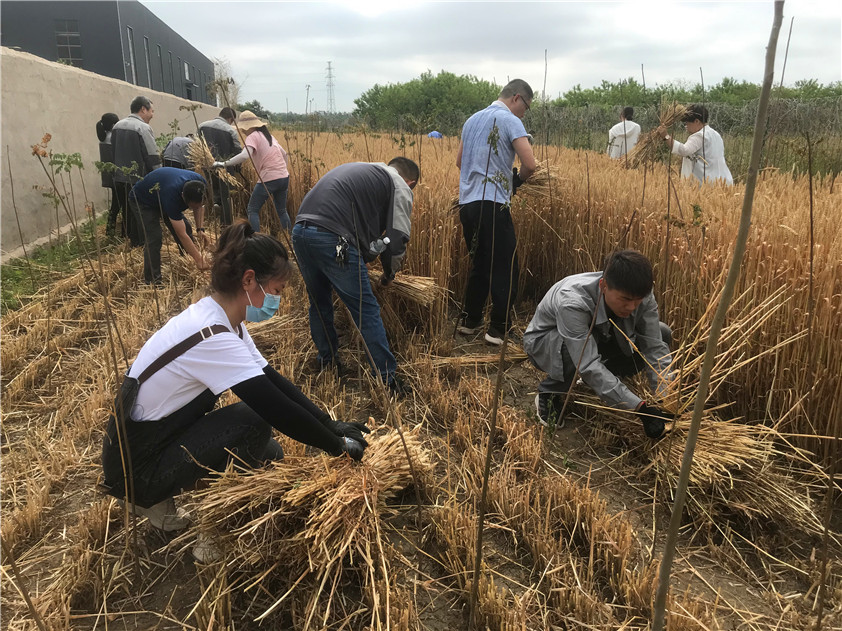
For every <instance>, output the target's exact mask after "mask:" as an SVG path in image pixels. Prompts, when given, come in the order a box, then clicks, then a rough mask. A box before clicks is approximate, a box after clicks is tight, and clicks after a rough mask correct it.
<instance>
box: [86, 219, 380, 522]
mask: <svg viewBox="0 0 842 631" xmlns="http://www.w3.org/2000/svg"><path fill="white" fill-rule="evenodd" d="M291 269H292V268H291V265H290V262H289V257H288V255H287V251H286V249H285V248H284V246H283V245H281V243H279V242H278V241H277V240H275V239H274V238H272V237H270V236H268V235H265V234H261V233H256V232H254V231H253V230H252V228H251V226H250V225H249V224H248V223H247V222H246V221H245V220H241V221H239V222H237V223H235V224H233V225H231V226H229V227H228V228H226V229H225V230H224V231H223V232H222V235H221V236H220V238H219V243H218V246H217V249H216V252H215V253H214V256H213V268H212V271H211V286H210V288H211V294H210V296H207V297H205V298H202V299H201V300H199V301H198V302H196V303H195V304H192V305H190V306H189V307H188V308H187V309H185V310H184V311H182V312H181V313H180V314H178V315H176V316H174V317H173V318H172V319H171V320H170V321H169V322H167V323H166V324H165V325H164V326H163V327H162V328H161V329H160V330H159V331H157V332H156V333H155V334H154V335H153V336H152V337H151V338H149V340H148V341H147V342H146V343H145V344H144V345H143V347H142V348H141V350H140V352H139V353H138V356H137V359H136V360H135V361H134V363H133V364H132V366H131V368H130V369H129V371H128V373H127V377H126V380H124V385H123V390H121V393H120V394H119V395H118V399H117V400H116V401H115V413H116V412H119V411H120V408H121V407H126V406H121V400H125V398H123V399H121V397H124V392H125V388H126V387H127V386H126V384H129V385H130V384H131V383H132V382H131V380H132V379H137V378H138V377H140V376H141V375H143V373H144V371H146V370H147V369H148V368H149V367H150V366H152V365H153V364H154V363H155V362H158V361H159V358H162V357H163V358H164V360H167V359H169V361H168V362H166V361H165V363H164V365H163V367H160V368H159V369H158V370H157V371H156V372H153V373H152V374H151V376H148V377H144V378H142V379H141V380H140V381H141V383H140V386H139V388H138V390H137V394H136V397H135V398H134V402H133V404H132V405H131V407H130V410H124V413H123V414H122V417H123V419H124V421H125V423H124V425H125V427H124V429H125V433H121V431H122V429H123V428H122V427H121V423H119V422H118V420H117V418H116V416H114V415H112V416H111V418H110V419H109V422H108V427H107V430H106V435H105V437H104V439H103V446H102V467H103V472H104V477H105V485H106V486H107V487H109V493H110V494H112V495H113V496H115V497H117V498H120V499H123V498H125V497H126V496H127V479H126V476H125V475H124V471H125V469H124V464H123V463H128V462H131V476H132V479H133V486H134V503H135V512H136V513H137V514H139V515H141V516H145V517H148V518H149V522H150V523H151V524H152V525H153V526H155V527H157V528H160V529H162V530H168V531H169V530H179V529H182V528H185V527H186V526H187V525H188V522H187V520H186V517H185V514H184V513H183V512H182V511H177V510H176V507H175V502H174V500H173V496H174V495H176V494H178V493H180V492H181V491H182V490H186V489H191V488H194V487H195V486H196V484H197V482H199V481H200V480H201V479H203V478H205V477H206V476H207V475H208V470H212V471H223V470H224V469H225V467H226V465H227V464H228V462H229V460H231V459H232V458H236V460H237V462H238V463H240V464H243V463H245V464H248V465H252V466H258V465H260V464H262V463H263V462H265V461H269V460H279V459H281V458H283V451H282V449H281V446H280V445H279V444H278V443H277V442H276V441H275V440H273V439H272V429H273V428H274V429H277V430H278V431H280V432H282V433H284V434H286V435H287V436H289V437H291V438H293V439H295V440H297V441H300V442H302V443H305V444H307V445H312V446H314V447H318V448H320V449H323V450H324V451H326V452H328V453H330V454H332V455H334V456H338V455H341V454H344V453H347V454H348V455H350V456H351V457H352V458H354V459H355V460H359V459H361V458H362V456H363V451H364V449H365V447H366V446H367V443H366V442H365V439H364V438H363V434H362V432H368V431H369V430H368V428H367V427H366V426H365V425H363V424H362V423H343V422H339V421H333V420H331V418H330V416H329V415H328V414H327V412H325V411H324V410H322V409H321V408H319V407H318V406H317V405H316V404H315V403H313V402H312V401H311V400H310V399H308V398H307V397H306V396H305V395H304V394H303V393H302V392H301V391H300V390H299V389H298V388H296V387H295V386H294V385H293V384H292V383H290V382H289V381H288V380H287V379H285V378H284V377H282V376H281V375H280V374H279V373H278V372H277V371H276V370H275V369H274V368H272V367H271V366H270V365H269V364H268V362H267V361H266V360H265V359H264V358H263V356H262V355H261V354H260V352H259V351H258V350H257V348H256V347H255V345H254V342H253V341H252V339H251V337H250V336H249V333H248V331H247V330H246V328H245V327H244V326H243V322H244V321H249V322H257V321H261V320H265V319H268V318H270V317H272V315H274V313H275V311H276V310H277V309H278V305H279V303H280V296H279V294H280V293H281V291H283V289H284V287H285V286H286V284H287V280H288V279H289V276H290V273H291ZM197 333H200V335H199V339H200V341H198V342H197V343H195V344H194V345H193V346H191V347H190V348H189V349H188V350H186V351H184V352H182V353H181V354H177V356H176V357H175V358H174V359H173V358H172V355H173V353H172V352H171V349H173V348H174V347H175V346H176V345H177V344H179V343H181V342H183V341H185V340H187V339H188V338H191V336H194V335H195V334H197ZM168 355H169V357H168ZM162 361H163V360H162ZM144 379H145V380H144ZM135 383H136V382H135ZM229 389H230V390H232V391H233V392H234V394H236V395H237V396H238V397H239V398H240V402H238V403H234V404H231V405H227V406H224V407H221V408H218V409H214V405H215V404H216V401H217V399H219V397H220V395H221V394H222V393H223V392H225V391H226V390H229ZM121 445H122V448H121ZM129 457H130V458H129Z"/></svg>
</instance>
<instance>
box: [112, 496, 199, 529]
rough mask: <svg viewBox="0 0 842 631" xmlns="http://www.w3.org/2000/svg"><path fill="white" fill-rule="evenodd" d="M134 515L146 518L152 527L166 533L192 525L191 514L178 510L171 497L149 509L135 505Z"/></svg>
mask: <svg viewBox="0 0 842 631" xmlns="http://www.w3.org/2000/svg"><path fill="white" fill-rule="evenodd" d="M117 503H118V504H120V506H124V505H125V502H124V501H123V500H117ZM134 514H135V515H137V516H138V517H146V519H147V521H148V522H149V525H150V526H152V527H154V528H157V529H158V530H163V531H164V532H174V531H176V530H184V529H185V528H187V527H188V526H189V525H190V513H188V512H187V511H186V510H184V509H183V508H176V506H175V500H174V499H173V498H171V497H169V498H167V499H165V500H164V501H163V502H158V503H157V504H155V505H154V506H150V507H149V508H143V506H138V505H137V504H135V506H134Z"/></svg>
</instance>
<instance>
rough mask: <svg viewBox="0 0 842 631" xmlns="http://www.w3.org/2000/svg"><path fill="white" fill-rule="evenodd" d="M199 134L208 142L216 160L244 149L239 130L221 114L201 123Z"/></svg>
mask: <svg viewBox="0 0 842 631" xmlns="http://www.w3.org/2000/svg"><path fill="white" fill-rule="evenodd" d="M199 134H200V135H201V136H202V138H204V139H205V142H207V143H208V147H210V150H211V153H212V154H213V159H214V160H227V159H228V158H230V157H232V156H235V155H237V154H238V153H240V151H242V150H243V148H242V146H241V145H240V139H239V138H238V137H237V130H235V129H234V127H233V126H231V125H229V124H228V121H226V120H225V119H224V118H222V117H221V116H217V117H216V118H214V119H211V120H209V121H205V122H204V123H202V124H201V125H199Z"/></svg>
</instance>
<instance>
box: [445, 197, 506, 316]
mask: <svg viewBox="0 0 842 631" xmlns="http://www.w3.org/2000/svg"><path fill="white" fill-rule="evenodd" d="M459 220H460V221H461V222H462V232H463V234H464V236H465V244H466V245H467V246H468V252H469V253H470V255H471V261H472V266H471V273H470V275H469V276H468V286H467V288H466V289H465V305H464V309H465V317H466V320H467V322H468V323H470V324H475V323H479V322H480V321H482V312H483V309H485V301H486V298H487V297H488V294H489V290H490V292H491V318H490V319H491V326H492V327H493V328H495V329H496V330H498V331H500V332H502V331H505V330H506V329H508V327H509V326H510V325H511V308H512V305H513V304H514V302H515V300H516V299H517V289H518V276H519V274H520V266H519V265H518V258H517V238H516V237H515V227H514V224H513V223H512V215H511V213H510V212H509V207H508V206H507V205H504V204H497V203H495V202H489V201H476V202H470V203H468V204H465V205H464V206H462V207H461V208H460V209H459Z"/></svg>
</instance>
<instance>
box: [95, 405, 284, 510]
mask: <svg viewBox="0 0 842 631" xmlns="http://www.w3.org/2000/svg"><path fill="white" fill-rule="evenodd" d="M217 398H218V397H217V396H215V395H214V394H213V393H212V392H211V391H210V390H205V391H204V392H203V393H202V394H201V395H199V396H198V397H196V398H195V399H193V400H192V401H191V402H190V403H188V404H187V405H185V406H184V407H182V408H181V409H180V410H177V411H176V412H173V413H172V414H170V415H169V416H167V417H165V418H163V419H161V420H159V421H132V420H128V421H127V423H126V434H127V435H126V437H125V442H126V445H127V447H128V453H129V454H131V461H132V474H133V475H132V477H133V480H134V489H135V503H136V504H138V505H139V506H143V507H146V508H148V507H149V506H152V505H154V504H157V503H158V502H161V501H163V500H165V499H167V498H168V497H172V496H173V495H176V494H178V493H179V492H180V491H182V490H183V489H190V488H193V487H194V486H195V485H196V482H198V481H199V480H201V479H202V478H204V477H206V476H207V475H208V469H210V470H213V471H223V470H224V469H225V467H226V466H227V465H228V462H229V461H230V460H231V459H232V456H231V454H230V453H228V452H229V451H230V452H231V453H233V454H234V455H235V456H236V460H237V462H239V463H240V464H245V465H248V466H257V465H259V464H262V462H263V461H264V460H265V459H274V460H277V459H280V458H283V452H282V451H280V445H278V444H277V443H276V442H275V441H274V440H272V438H271V436H272V427H271V426H270V425H269V424H268V423H266V421H264V420H263V419H262V418H261V417H260V416H258V415H257V413H256V412H254V411H252V409H251V408H250V407H249V406H247V405H246V404H245V403H242V402H241V403H235V404H233V405H228V406H226V407H224V408H220V409H218V410H213V406H214V404H215V403H216V400H217ZM211 410H213V411H211ZM102 468H103V473H104V474H105V484H106V485H107V486H109V487H110V488H111V494H112V495H114V496H115V497H119V498H123V497H125V496H126V480H125V477H124V475H123V464H122V458H121V451H120V446H119V441H118V436H117V421H116V419H115V418H114V417H113V416H112V417H111V418H110V419H109V421H108V428H107V429H106V433H105V437H104V438H103V442H102Z"/></svg>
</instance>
